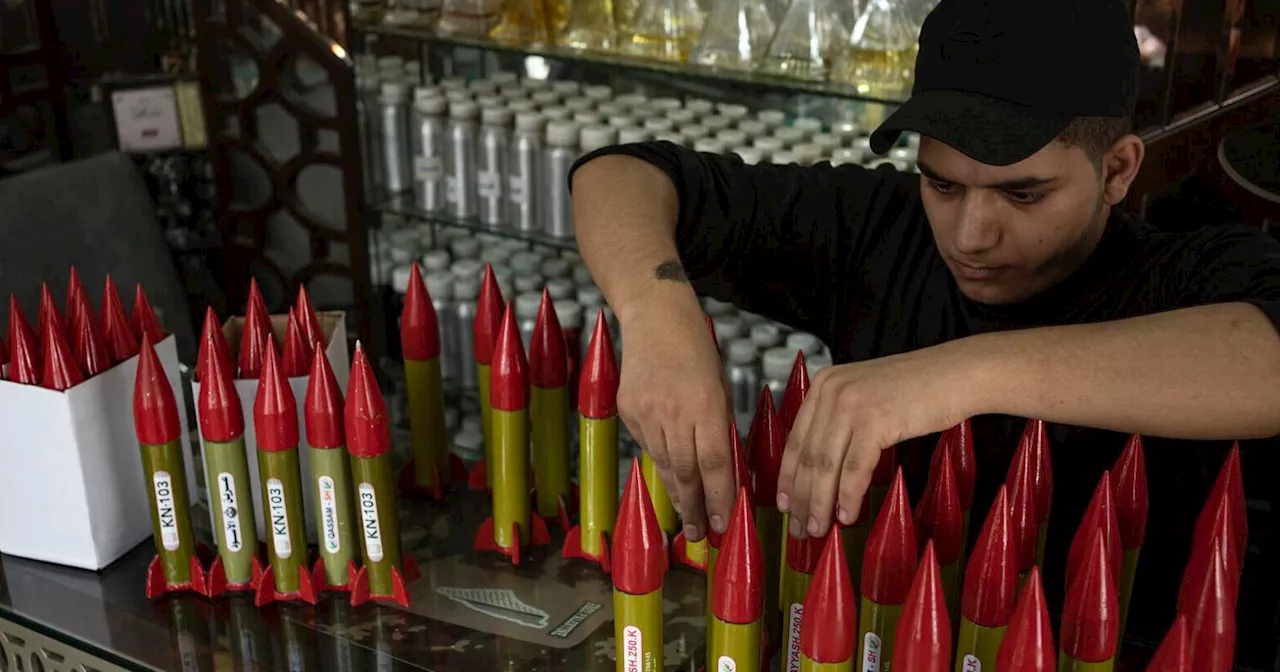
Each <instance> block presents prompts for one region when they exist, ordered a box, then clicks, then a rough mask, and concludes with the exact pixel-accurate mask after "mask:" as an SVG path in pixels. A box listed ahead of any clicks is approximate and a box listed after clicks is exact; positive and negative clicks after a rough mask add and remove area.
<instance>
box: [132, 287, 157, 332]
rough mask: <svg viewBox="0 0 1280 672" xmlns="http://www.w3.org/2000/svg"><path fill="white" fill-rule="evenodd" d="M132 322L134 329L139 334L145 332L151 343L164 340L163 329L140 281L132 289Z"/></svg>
mask: <svg viewBox="0 0 1280 672" xmlns="http://www.w3.org/2000/svg"><path fill="white" fill-rule="evenodd" d="M133 322H134V330H135V331H137V332H138V334H140V335H142V334H145V335H146V337H147V338H148V339H150V340H151V342H152V343H159V342H160V341H162V340H164V336H165V334H164V329H163V328H162V327H161V326H160V321H159V320H158V319H156V311H155V309H154V308H152V307H151V300H150V299H148V298H147V291H146V290H145V289H143V288H142V283H138V286H137V289H136V290H135V291H134V296H133Z"/></svg>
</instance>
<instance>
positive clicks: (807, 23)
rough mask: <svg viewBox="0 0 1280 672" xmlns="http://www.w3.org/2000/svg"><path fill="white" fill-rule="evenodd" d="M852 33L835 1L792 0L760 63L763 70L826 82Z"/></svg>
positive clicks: (774, 73) (784, 75) (785, 75)
mask: <svg viewBox="0 0 1280 672" xmlns="http://www.w3.org/2000/svg"><path fill="white" fill-rule="evenodd" d="M848 41H849V34H848V32H847V31H846V30H845V28H844V24H842V23H841V22H840V14H839V12H838V11H836V5H835V2H834V1H833V0H793V2H792V3H791V6H790V7H788V8H787V13H786V15H785V16H784V17H783V18H782V21H781V22H780V23H779V24H778V30H777V32H775V33H774V35H773V40H772V41H771V42H770V43H769V49H768V52H767V53H766V54H765V57H764V60H763V61H761V63H760V71H761V72H765V73H769V74H773V75H780V76H783V77H793V78H795V79H806V80H810V81H815V82H822V81H826V80H827V78H828V77H829V76H830V74H831V70H832V68H833V67H834V65H835V62H836V61H837V60H838V59H839V56H840V54H841V53H842V52H843V50H844V47H845V45H846V44H847V43H848Z"/></svg>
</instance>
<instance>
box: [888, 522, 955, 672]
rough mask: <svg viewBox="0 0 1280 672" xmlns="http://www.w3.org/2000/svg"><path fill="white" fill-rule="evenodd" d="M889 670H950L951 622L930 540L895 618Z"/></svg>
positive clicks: (908, 671) (936, 559) (901, 671)
mask: <svg viewBox="0 0 1280 672" xmlns="http://www.w3.org/2000/svg"><path fill="white" fill-rule="evenodd" d="M893 669H894V671H895V672H939V671H945V670H949V669H951V621H950V619H949V618H948V616H947V602H946V596H945V595H944V594H943V590H942V573H941V572H940V571H939V569H938V558H937V556H936V555H934V552H933V542H932V541H931V542H929V543H928V544H926V545H925V547H924V555H923V556H922V557H921V558H920V567H919V569H917V570H916V575H915V578H914V579H913V580H912V581H911V590H910V592H908V593H907V602H906V604H905V605H904V606H903V607H902V614H901V615H900V616H899V617H898V630H897V633H896V635H895V643H894V649H893Z"/></svg>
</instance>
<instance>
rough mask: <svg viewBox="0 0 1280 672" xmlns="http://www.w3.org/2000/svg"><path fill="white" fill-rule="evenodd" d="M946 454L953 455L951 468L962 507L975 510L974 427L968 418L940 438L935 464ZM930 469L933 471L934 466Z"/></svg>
mask: <svg viewBox="0 0 1280 672" xmlns="http://www.w3.org/2000/svg"><path fill="white" fill-rule="evenodd" d="M944 452H945V453H949V454H950V455H951V468H952V469H954V470H955V478H956V489H957V490H958V491H959V493H960V507H961V508H962V509H964V510H965V511H968V510H969V509H971V508H973V488H974V482H975V480H976V479H977V468H976V465H975V463H974V460H975V459H976V456H975V455H974V450H973V425H972V423H971V422H970V421H969V419H968V418H966V419H965V420H963V421H961V422H960V424H958V425H956V426H954V427H951V428H950V429H947V430H946V431H944V432H943V433H942V435H941V436H939V437H938V446H937V448H935V449H934V451H933V462H937V461H939V460H940V459H942V454H943V453H944ZM930 469H933V466H932V464H930Z"/></svg>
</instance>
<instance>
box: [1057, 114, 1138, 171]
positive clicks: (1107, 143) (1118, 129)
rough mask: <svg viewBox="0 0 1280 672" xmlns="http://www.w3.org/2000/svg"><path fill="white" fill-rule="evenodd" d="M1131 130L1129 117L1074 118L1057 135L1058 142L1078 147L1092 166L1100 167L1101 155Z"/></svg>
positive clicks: (1131, 122)
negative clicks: (1087, 157)
mask: <svg viewBox="0 0 1280 672" xmlns="http://www.w3.org/2000/svg"><path fill="white" fill-rule="evenodd" d="M1132 129H1133V121H1132V120H1130V118H1129V117H1076V118H1075V119H1072V120H1071V123H1069V124H1067V127H1066V128H1064V129H1062V132H1061V133H1059V134H1058V138H1057V139H1058V142H1061V143H1063V144H1065V145H1071V146H1073V147H1079V148H1080V149H1083V150H1084V153H1085V154H1086V155H1088V156H1089V160H1091V161H1093V162H1094V164H1098V165H1101V162H1102V155H1103V154H1105V153H1106V151H1107V150H1108V149H1110V148H1111V145H1113V144H1115V141H1116V140H1119V139H1120V138H1122V137H1124V136H1125V135H1127V134H1128V133H1129V132H1130V130H1132Z"/></svg>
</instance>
